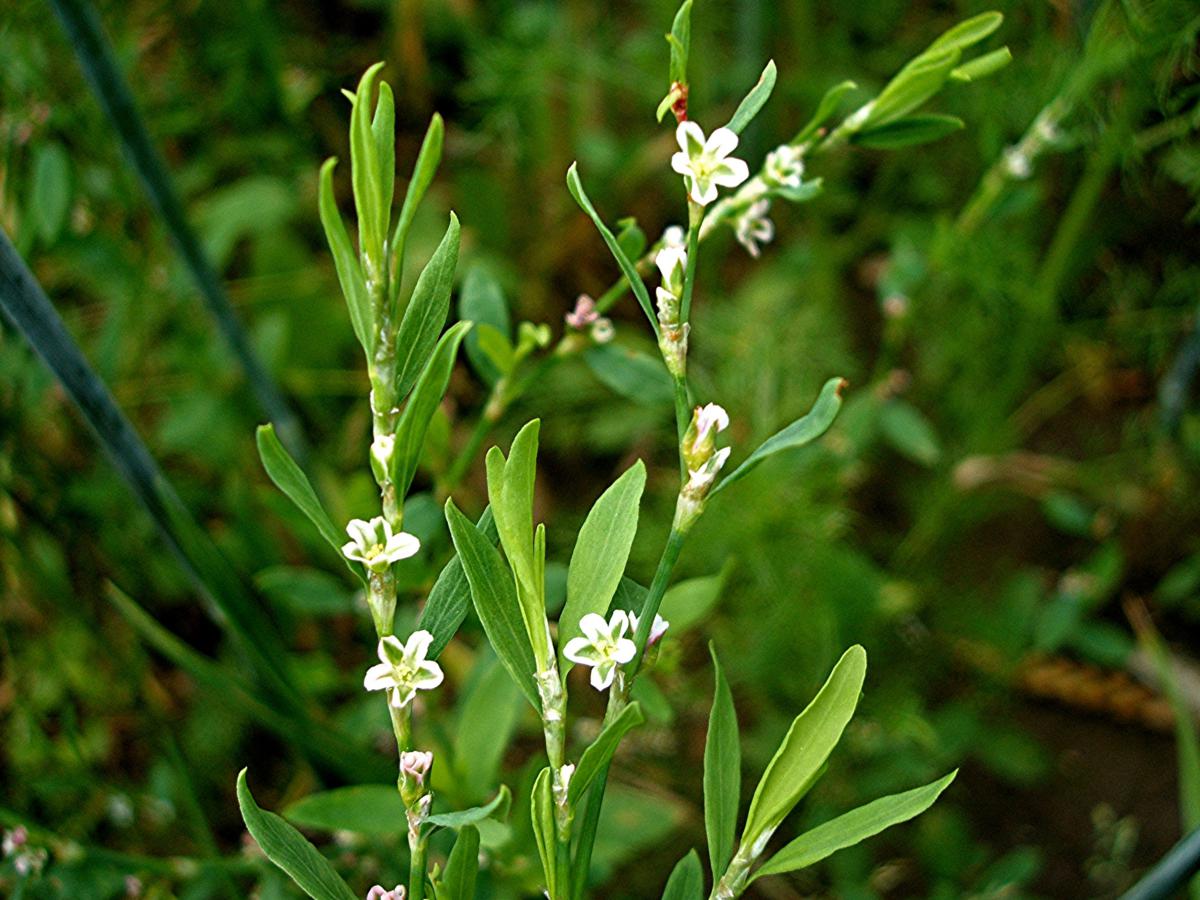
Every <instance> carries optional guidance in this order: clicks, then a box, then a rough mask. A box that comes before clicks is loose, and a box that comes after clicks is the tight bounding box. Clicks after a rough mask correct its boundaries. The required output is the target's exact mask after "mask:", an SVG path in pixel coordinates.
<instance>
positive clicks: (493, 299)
mask: <svg viewBox="0 0 1200 900" xmlns="http://www.w3.org/2000/svg"><path fill="white" fill-rule="evenodd" d="M458 317H459V318H460V319H465V320H467V321H471V322H474V323H475V330H474V331H473V332H472V333H471V334H469V335H467V345H466V346H467V359H469V360H470V361H471V366H472V367H473V368H474V369H475V371H476V372H477V373H479V377H480V378H482V379H483V380H484V381H485V382H487V383H488V384H489V385H492V384H495V383H496V381H497V380H498V379H499V378H500V376H501V375H503V374H504V370H505V367H504V366H502V365H500V364H499V361H498V360H496V359H495V357H494V356H493V353H492V349H493V348H495V347H497V346H503V347H504V348H505V350H504V351H503V352H502V353H501V355H502V356H507V357H511V356H512V340H511V335H512V319H511V318H510V316H509V313H508V303H507V301H506V300H505V299H504V291H503V289H502V288H501V287H500V282H499V281H497V280H496V278H495V277H494V276H493V275H492V273H491V270H490V269H489V268H488V267H487V266H486V265H483V264H482V263H474V264H473V265H472V266H471V267H470V268H469V269H467V274H466V276H465V277H464V278H463V283H462V290H461V291H459V294H458ZM491 332H495V335H494V337H493V336H492V335H491ZM485 338H486V342H487V343H488V345H489V347H488V348H485V347H484V343H485ZM510 368H511V366H510Z"/></svg>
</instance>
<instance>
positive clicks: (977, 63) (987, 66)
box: [950, 47, 1012, 81]
mask: <svg viewBox="0 0 1200 900" xmlns="http://www.w3.org/2000/svg"><path fill="white" fill-rule="evenodd" d="M1010 62H1012V52H1011V51H1010V50H1009V49H1008V48H1007V47H1001V48H1000V49H999V50H993V51H992V52H991V53H985V54H983V56H979V57H976V58H975V59H973V60H971V61H970V62H965V63H963V64H962V65H961V66H959V67H958V68H957V69H954V70H953V71H952V72H951V73H950V80H951V81H976V80H978V79H980V78H986V77H987V76H989V75H994V74H995V73H996V72H999V71H1000V70H1001V69H1003V68H1004V67H1005V66H1007V65H1008V64H1009V63H1010Z"/></svg>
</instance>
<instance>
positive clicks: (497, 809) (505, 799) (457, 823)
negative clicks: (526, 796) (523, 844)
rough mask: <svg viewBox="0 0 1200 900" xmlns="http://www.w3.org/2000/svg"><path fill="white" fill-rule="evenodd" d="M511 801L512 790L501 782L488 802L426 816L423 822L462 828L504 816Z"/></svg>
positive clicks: (443, 826) (439, 826) (444, 826)
mask: <svg viewBox="0 0 1200 900" xmlns="http://www.w3.org/2000/svg"><path fill="white" fill-rule="evenodd" d="M511 803H512V791H510V790H509V789H508V785H506V784H502V785H500V790H499V791H498V792H497V793H496V796H495V797H493V798H492V801H491V802H490V803H485V804H484V805H483V806H472V807H471V808H470V809H462V810H458V811H456V812H448V813H438V814H437V815H432V816H429V817H427V818H426V819H425V822H426V823H427V824H429V825H434V826H437V827H438V828H462V827H463V826H464V825H474V824H475V823H476V822H482V821H483V820H484V819H486V818H488V817H493V818H497V819H502V818H504V817H505V816H506V815H507V814H508V807H509V805H510V804H511Z"/></svg>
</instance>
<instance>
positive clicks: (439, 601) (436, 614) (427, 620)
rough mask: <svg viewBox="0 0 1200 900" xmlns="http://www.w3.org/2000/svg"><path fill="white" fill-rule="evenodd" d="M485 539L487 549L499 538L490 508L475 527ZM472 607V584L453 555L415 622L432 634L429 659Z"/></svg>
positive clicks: (448, 641)
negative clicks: (487, 545)
mask: <svg viewBox="0 0 1200 900" xmlns="http://www.w3.org/2000/svg"><path fill="white" fill-rule="evenodd" d="M474 527H475V528H476V529H477V530H478V531H479V532H481V533H482V534H483V536H484V537H485V538H486V539H487V541H488V543H489V545H490V546H492V547H495V546H496V541H497V540H499V536H498V535H497V534H496V523H495V522H494V521H493V520H492V510H491V508H490V507H489V508H488V509H485V510H484V511H483V515H481V516H480V517H479V523H478V524H477V525H475V526H474ZM470 605H471V585H470V582H469V581H468V580H467V574H466V572H464V571H463V565H462V561H461V560H460V559H459V558H458V556H455V557H454V558H453V559H451V560H450V562H448V563H446V565H445V567H443V569H442V571H441V574H439V575H438V577H437V581H435V582H434V583H433V589H432V590H430V592H429V599H428V600H426V601H425V608H424V609H423V610H421V617H420V618H419V619H418V620H417V628H423V629H424V630H426V631H428V632H429V633H430V634H432V635H433V643H431V644H430V645H429V658H430V659H436V658H437V657H438V655H439V654H440V653H441V652H442V651H443V650H444V649H445V648H446V645H447V644H449V643H450V639H451V638H452V637H454V635H455V633H456V632H457V631H458V628H459V626H460V625H462V623H463V619H465V618H466V617H467V609H468V608H470Z"/></svg>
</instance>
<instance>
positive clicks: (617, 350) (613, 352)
mask: <svg viewBox="0 0 1200 900" xmlns="http://www.w3.org/2000/svg"><path fill="white" fill-rule="evenodd" d="M583 361H584V363H585V364H586V365H587V367H588V368H589V369H590V370H591V372H592V374H593V375H595V376H596V378H597V379H598V380H599V381H600V382H601V383H602V384H604V386H605V387H607V388H609V389H610V390H612V391H615V392H616V393H618V394H620V395H621V396H622V397H626V398H628V399H630V400H632V401H633V402H634V403H639V404H642V405H643V406H669V405H670V404H671V401H672V399H673V398H674V396H675V389H674V387H672V382H671V376H670V375H669V374H668V373H667V370H666V369H665V368H663V364H662V359H661V358H658V359H656V358H654V357H652V356H650V354H648V353H643V352H641V351H640V350H634V349H632V348H631V347H623V346H620V345H619V344H615V343H614V344H597V345H595V346H593V347H588V348H587V349H586V350H584V351H583Z"/></svg>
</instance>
